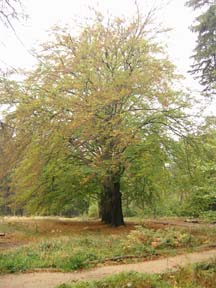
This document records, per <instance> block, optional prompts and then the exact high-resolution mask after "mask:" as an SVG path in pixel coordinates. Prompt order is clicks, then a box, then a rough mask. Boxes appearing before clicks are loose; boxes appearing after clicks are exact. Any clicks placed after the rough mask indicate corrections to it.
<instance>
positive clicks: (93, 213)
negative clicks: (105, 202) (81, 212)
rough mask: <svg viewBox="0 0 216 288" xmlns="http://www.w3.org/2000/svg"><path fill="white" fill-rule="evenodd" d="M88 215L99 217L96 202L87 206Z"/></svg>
mask: <svg viewBox="0 0 216 288" xmlns="http://www.w3.org/2000/svg"><path fill="white" fill-rule="evenodd" d="M88 216H89V217H91V218H98V217H99V210H98V204H97V203H94V204H91V205H90V206H89V209H88Z"/></svg>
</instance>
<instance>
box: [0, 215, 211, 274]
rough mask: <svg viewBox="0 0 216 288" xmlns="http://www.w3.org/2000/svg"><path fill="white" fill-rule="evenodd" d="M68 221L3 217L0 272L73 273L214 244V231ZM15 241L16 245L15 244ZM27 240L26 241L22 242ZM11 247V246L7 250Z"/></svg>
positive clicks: (0, 229) (0, 224)
mask: <svg viewBox="0 0 216 288" xmlns="http://www.w3.org/2000/svg"><path fill="white" fill-rule="evenodd" d="M206 229H207V228H200V229H187V228H182V227H169V226H165V227H164V226H158V225H155V224H152V225H150V224H149V223H148V224H147V225H146V226H145V224H143V225H138V226H137V225H134V224H128V225H127V226H125V227H120V228H112V227H110V226H107V225H104V224H102V223H100V222H97V221H96V222H95V221H94V222H93V221H83V222H79V221H72V220H70V219H63V220H62V219H33V218H27V219H20V218H18V219H8V220H7V219H6V220H2V221H1V223H0V232H5V233H6V236H5V237H4V238H3V237H2V239H0V247H3V248H4V250H3V249H1V252H2V253H0V273H14V272H20V271H30V270H35V269H56V270H60V271H73V270H77V269H82V268H89V267H93V266H100V265H107V264H114V263H115V264H116V263H128V262H130V263H131V262H136V261H138V260H139V261H143V260H149V259H156V258H158V257H162V256H164V257H165V256H170V255H176V254H177V253H184V252H186V251H193V249H195V247H198V246H200V245H203V244H210V243H215V242H216V229H215V228H212V229H210V230H209V229H208V231H207V230H206ZM16 244H17V245H16ZM21 244H25V245H21ZM9 248H13V249H9Z"/></svg>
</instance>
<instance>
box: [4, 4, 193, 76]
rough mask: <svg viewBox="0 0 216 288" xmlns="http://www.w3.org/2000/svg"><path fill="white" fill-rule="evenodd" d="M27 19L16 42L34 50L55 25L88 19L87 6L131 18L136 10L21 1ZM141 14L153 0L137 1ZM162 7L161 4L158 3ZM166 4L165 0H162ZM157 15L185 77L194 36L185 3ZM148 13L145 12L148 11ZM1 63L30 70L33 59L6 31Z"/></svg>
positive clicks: (128, 6) (129, 6)
mask: <svg viewBox="0 0 216 288" xmlns="http://www.w3.org/2000/svg"><path fill="white" fill-rule="evenodd" d="M22 2H23V4H24V7H25V11H26V13H27V14H28V15H29V19H28V20H27V21H26V22H25V23H23V24H22V25H20V24H19V23H15V24H14V25H15V27H16V31H17V34H18V36H19V38H20V39H21V40H22V42H23V43H24V45H25V47H26V48H27V49H31V48H35V47H37V45H38V43H40V42H44V41H46V40H47V39H48V37H47V33H46V31H47V30H48V29H49V28H50V27H51V26H53V25H55V24H61V23H62V24H64V23H70V22H71V23H72V21H71V19H74V18H79V19H80V21H82V20H83V19H84V18H85V17H88V16H89V8H88V7H89V6H91V7H95V8H96V9H98V10H99V11H102V12H104V13H107V11H109V12H110V14H112V15H118V16H119V15H120V16H121V15H124V16H128V17H130V16H132V15H134V14H135V11H136V7H135V5H134V0H22ZM137 2H138V3H139V6H140V10H141V11H145V10H146V6H147V5H146V3H147V4H148V6H147V7H149V5H152V4H153V2H156V1H154V0H138V1H137ZM157 2H158V3H160V4H161V2H163V1H162V0H161V1H157ZM164 2H168V0H164ZM169 2H170V4H168V5H164V8H163V9H162V11H161V12H160V13H159V17H158V20H159V22H161V23H163V24H164V26H165V27H166V26H167V27H170V28H173V31H172V32H169V36H166V37H164V43H167V45H168V54H169V55H170V58H171V60H173V61H174V63H175V64H176V65H177V67H178V69H179V70H180V71H181V72H182V73H183V74H185V73H186V71H187V70H188V69H189V65H190V60H189V57H190V56H191V55H192V50H193V47H194V45H195V43H194V41H195V35H193V34H192V33H191V32H190V30H189V28H188V27H189V26H190V25H191V24H192V21H193V18H194V15H193V12H192V11H191V10H190V9H189V8H187V7H184V2H185V1H184V0H170V1H169ZM147 9H148V8H147ZM0 32H1V42H2V43H3V44H2V43H0V61H3V62H4V63H6V64H8V65H11V66H13V67H14V66H15V67H30V66H31V65H32V64H33V63H34V59H33V58H32V57H31V56H30V55H29V54H28V52H27V51H26V49H24V48H23V47H22V45H21V44H20V43H19V42H18V41H17V39H16V38H15V36H14V35H13V33H12V32H11V31H9V30H6V29H5V28H2V29H0Z"/></svg>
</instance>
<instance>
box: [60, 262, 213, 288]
mask: <svg viewBox="0 0 216 288" xmlns="http://www.w3.org/2000/svg"><path fill="white" fill-rule="evenodd" d="M116 287H118V288H127V287H128V288H215V287H216V260H215V261H212V262H211V263H205V264H199V265H196V266H191V267H187V268H184V269H181V270H179V271H178V272H175V273H169V274H164V275H153V276H149V275H146V274H139V273H135V272H130V273H121V274H119V275H117V276H112V277H109V278H105V279H103V280H100V281H89V282H78V283H73V284H70V285H66V284H63V285H60V286H59V287H58V288H116Z"/></svg>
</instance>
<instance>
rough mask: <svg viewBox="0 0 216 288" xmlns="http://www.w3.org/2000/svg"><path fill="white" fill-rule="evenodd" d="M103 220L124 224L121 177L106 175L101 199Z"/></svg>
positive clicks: (107, 222) (109, 222)
mask: <svg viewBox="0 0 216 288" xmlns="http://www.w3.org/2000/svg"><path fill="white" fill-rule="evenodd" d="M100 216H101V220H102V221H103V222H104V223H106V224H111V225H112V226H115V227H117V226H121V225H124V219H123V213H122V199H121V192H120V177H116V176H115V175H114V176H106V177H105V178H104V181H103V189H102V193H101V199H100Z"/></svg>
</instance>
